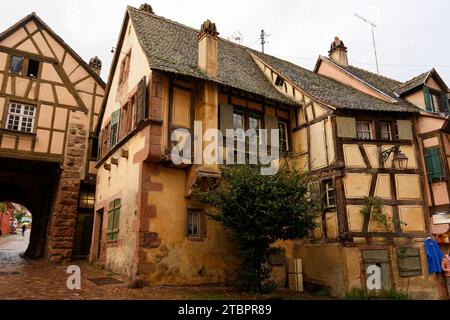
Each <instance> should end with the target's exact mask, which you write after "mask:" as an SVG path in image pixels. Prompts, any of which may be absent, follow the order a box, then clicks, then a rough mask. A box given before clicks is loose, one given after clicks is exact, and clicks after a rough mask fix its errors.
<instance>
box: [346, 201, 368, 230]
mask: <svg viewBox="0 0 450 320" xmlns="http://www.w3.org/2000/svg"><path fill="white" fill-rule="evenodd" d="M362 209H364V206H356V205H349V206H347V221H348V229H349V231H350V232H362V231H363V227H364V215H363V214H362V213H361V210H362Z"/></svg>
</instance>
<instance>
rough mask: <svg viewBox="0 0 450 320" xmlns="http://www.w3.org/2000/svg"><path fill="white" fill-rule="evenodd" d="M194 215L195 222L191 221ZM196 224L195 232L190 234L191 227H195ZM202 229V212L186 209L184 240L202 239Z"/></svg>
mask: <svg viewBox="0 0 450 320" xmlns="http://www.w3.org/2000/svg"><path fill="white" fill-rule="evenodd" d="M194 215H196V221H194V219H192V220H191V216H194ZM194 223H196V224H197V232H196V233H195V234H194V233H191V225H192V226H195V224H194ZM202 233H203V227H202V210H201V209H194V208H188V209H187V214H186V238H188V239H202Z"/></svg>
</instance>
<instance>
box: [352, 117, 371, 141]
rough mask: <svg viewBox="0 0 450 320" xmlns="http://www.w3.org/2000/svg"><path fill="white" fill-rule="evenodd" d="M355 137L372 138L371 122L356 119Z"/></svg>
mask: <svg viewBox="0 0 450 320" xmlns="http://www.w3.org/2000/svg"><path fill="white" fill-rule="evenodd" d="M356 137H357V138H358V139H364V140H370V139H372V124H371V122H370V121H356Z"/></svg>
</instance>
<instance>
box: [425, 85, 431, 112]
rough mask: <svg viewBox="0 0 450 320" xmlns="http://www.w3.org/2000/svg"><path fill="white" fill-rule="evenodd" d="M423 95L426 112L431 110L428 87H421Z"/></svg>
mask: <svg viewBox="0 0 450 320" xmlns="http://www.w3.org/2000/svg"><path fill="white" fill-rule="evenodd" d="M423 95H424V97H425V108H426V110H427V111H430V112H431V111H433V110H431V97H430V89H429V88H428V87H423Z"/></svg>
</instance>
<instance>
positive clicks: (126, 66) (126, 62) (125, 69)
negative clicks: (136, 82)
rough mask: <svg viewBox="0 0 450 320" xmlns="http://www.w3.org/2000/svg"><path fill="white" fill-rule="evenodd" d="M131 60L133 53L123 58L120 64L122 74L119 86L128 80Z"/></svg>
mask: <svg viewBox="0 0 450 320" xmlns="http://www.w3.org/2000/svg"><path fill="white" fill-rule="evenodd" d="M130 59H131V51H130V52H129V53H128V54H127V55H126V56H125V57H124V58H123V60H122V62H121V63H120V74H119V84H121V83H123V82H124V81H125V80H127V78H128V73H129V71H130Z"/></svg>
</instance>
